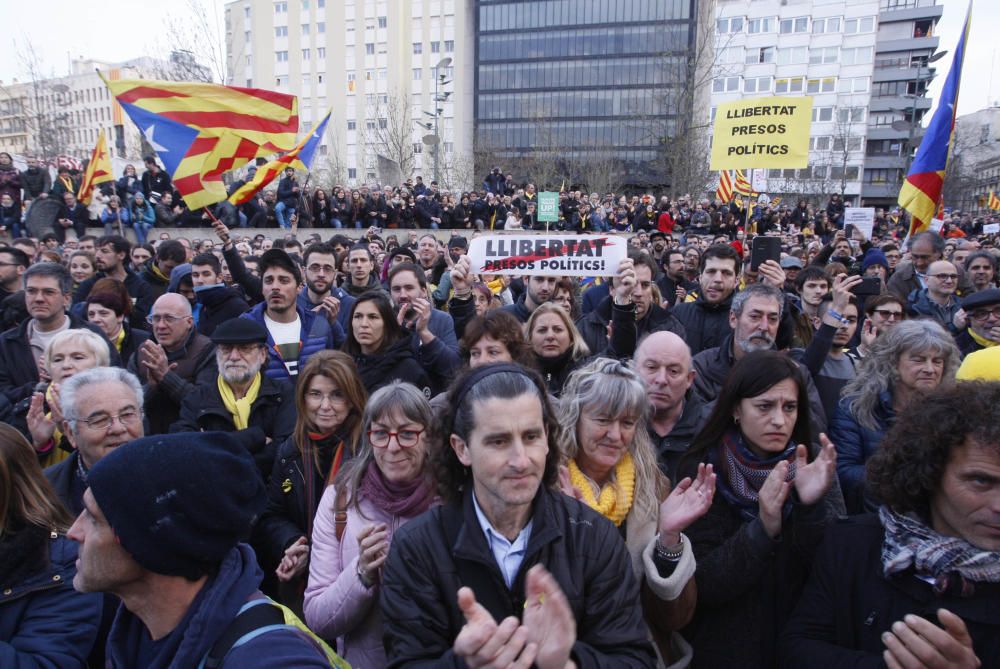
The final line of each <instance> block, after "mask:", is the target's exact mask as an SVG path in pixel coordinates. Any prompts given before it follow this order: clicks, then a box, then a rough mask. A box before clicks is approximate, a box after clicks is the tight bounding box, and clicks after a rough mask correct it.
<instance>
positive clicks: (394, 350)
mask: <svg viewBox="0 0 1000 669" xmlns="http://www.w3.org/2000/svg"><path fill="white" fill-rule="evenodd" d="M412 337H413V335H412V334H408V335H407V336H406V337H403V338H402V339H400V340H399V341H397V342H395V343H394V344H390V345H389V346H388V347H386V348H385V350H383V351H381V352H379V353H373V354H372V355H364V354H360V355H356V356H354V362H355V363H356V364H357V366H358V374H359V375H360V376H361V383H362V384H364V386H365V390H367V391H368V394H369V395H371V394H372V393H373V392H375V391H376V390H378V389H379V388H381V387H382V386H385V385H388V384H389V383H390V382H392V381H395V380H396V379H399V380H400V381H406V382H407V383H412V384H413V385H415V386H416V387H417V388H418V389H419V390H422V391H423V392H424V395H425V396H426V397H427V398H428V399H430V388H431V382H430V379H429V378H428V376H427V372H425V371H424V368H423V367H421V365H420V363H419V362H418V361H417V359H416V358H415V357H414V355H413V343H412V341H411V338H412Z"/></svg>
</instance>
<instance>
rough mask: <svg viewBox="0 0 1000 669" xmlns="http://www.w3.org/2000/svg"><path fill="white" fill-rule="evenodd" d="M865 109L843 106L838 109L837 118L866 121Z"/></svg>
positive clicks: (855, 121) (844, 120)
mask: <svg viewBox="0 0 1000 669" xmlns="http://www.w3.org/2000/svg"><path fill="white" fill-rule="evenodd" d="M865 111H866V109H865V108H864V107H841V108H840V109H838V110H837V120H838V121H840V122H841V123H864V121H865ZM892 120H893V121H895V120H896V119H895V118H893V119H892ZM891 122H892V121H890V123H891Z"/></svg>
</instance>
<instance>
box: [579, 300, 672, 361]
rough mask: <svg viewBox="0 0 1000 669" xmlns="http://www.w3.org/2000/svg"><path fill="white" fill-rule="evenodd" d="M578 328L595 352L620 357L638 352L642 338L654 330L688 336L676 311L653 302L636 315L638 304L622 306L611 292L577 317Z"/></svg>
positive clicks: (591, 349)
mask: <svg viewBox="0 0 1000 669" xmlns="http://www.w3.org/2000/svg"><path fill="white" fill-rule="evenodd" d="M608 323H612V327H611V337H610V338H609V337H608ZM576 329H577V330H579V331H580V334H581V335H582V336H583V340H584V341H585V342H587V347H588V348H589V349H590V352H591V353H604V352H605V349H608V351H607V355H609V356H612V357H616V358H629V357H631V356H632V354H633V353H634V352H635V349H636V346H637V345H638V342H639V340H640V339H642V338H643V337H645V336H646V335H648V334H650V333H653V332H663V331H667V332H673V333H674V334H676V335H677V336H678V337H680V338H681V339H683V338H684V326H683V325H681V323H680V321H678V320H677V319H676V318H674V317H673V315H672V314H671V313H670V312H669V311H667V310H666V309H664V308H663V307H661V306H659V305H658V304H652V305H650V307H649V311H647V312H646V315H645V316H644V317H643V318H642V319H640V320H636V318H635V305H634V304H631V305H627V306H619V305H616V304H614V300H613V299H612V298H611V296H607V297H605V298H604V299H603V300H601V302H600V304H598V305H597V308H595V309H594V310H593V311H591V312H590V313H589V314H587V315H586V316H581V317H580V318H579V319H578V320H577V321H576Z"/></svg>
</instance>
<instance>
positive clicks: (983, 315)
mask: <svg viewBox="0 0 1000 669" xmlns="http://www.w3.org/2000/svg"><path fill="white" fill-rule="evenodd" d="M969 318H971V319H972V320H974V321H988V320H989V319H990V318H995V319H997V320H1000V307H993V308H992V309H976V310H975V311H973V312H972V313H970V314H969Z"/></svg>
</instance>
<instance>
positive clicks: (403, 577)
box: [381, 487, 656, 669]
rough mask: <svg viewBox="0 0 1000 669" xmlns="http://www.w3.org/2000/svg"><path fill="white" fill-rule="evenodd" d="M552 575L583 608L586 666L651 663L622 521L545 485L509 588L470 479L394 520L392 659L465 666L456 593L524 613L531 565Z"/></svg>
mask: <svg viewBox="0 0 1000 669" xmlns="http://www.w3.org/2000/svg"><path fill="white" fill-rule="evenodd" d="M535 564H542V565H544V566H545V568H546V569H547V570H548V571H549V572H550V573H551V574H552V576H553V577H555V579H556V581H557V582H558V583H559V587H560V588H561V589H562V591H563V593H564V594H565V595H566V599H567V600H568V601H569V605H570V608H571V609H572V610H573V616H574V618H576V629H577V640H576V643H575V644H573V649H572V652H571V658H572V659H573V660H574V661H575V662H576V666H577V667H579V668H580V669H590V668H593V669H596V668H597V667H600V668H601V669H615V668H619V667H620V668H624V667H654V666H655V665H656V658H655V655H654V653H653V649H652V647H651V645H650V643H649V641H648V638H647V630H646V624H645V622H644V621H643V618H642V607H641V606H640V604H639V584H638V582H637V581H636V579H635V577H634V576H633V573H632V567H631V564H630V561H629V556H628V551H627V550H626V548H625V542H624V541H623V540H622V538H621V535H620V534H619V532H618V529H617V528H616V527H615V526H614V525H612V524H611V523H610V522H609V521H608V520H607V519H605V518H604V517H602V516H600V515H598V514H597V513H596V512H595V511H592V510H591V509H590V508H589V507H587V506H586V505H584V504H581V503H580V502H578V501H576V500H574V499H571V498H570V497H567V496H565V495H563V494H561V493H559V492H556V491H554V490H549V489H547V488H544V487H543V488H541V489H540V490H539V492H538V493H537V494H536V495H535V501H534V503H533V508H532V529H531V536H530V537H529V539H528V548H527V551H526V552H525V554H524V561H523V562H522V563H521V567H520V569H519V570H518V572H517V575H516V576H515V578H514V581H513V586H512V587H511V588H507V585H506V584H505V582H504V580H503V576H502V575H501V573H500V568H499V567H498V566H497V563H496V559H495V558H494V557H493V554H492V553H491V552H490V548H489V546H488V545H487V543H486V535H485V533H484V532H483V531H482V530H481V529H480V525H479V520H478V518H477V517H476V512H475V509H474V508H473V504H472V493H471V492H470V491H469V490H468V489H467V490H466V492H465V495H464V497H463V499H462V501H460V502H456V503H453V504H449V505H446V506H440V507H435V508H433V509H431V510H430V511H428V512H427V513H425V514H423V515H421V516H419V517H417V518H415V519H414V520H412V521H410V522H409V523H407V524H406V525H404V526H402V527H400V528H399V529H398V530H396V534H395V536H394V537H393V540H392V545H391V546H390V548H389V559H388V561H387V562H386V565H385V569H384V570H383V583H382V595H381V608H382V619H383V621H384V625H385V636H384V641H385V650H386V656H387V657H388V660H389V665H388V666H389V667H391V668H396V667H404V666H405V667H411V668H417V667H428V668H430V667H434V668H435V669H437V668H440V667H455V668H458V667H465V663H464V662H462V660H460V659H459V658H458V657H456V656H455V654H454V653H453V651H452V644H453V643H454V641H455V637H457V636H458V633H459V631H461V629H462V626H463V625H464V624H465V617H464V616H463V614H462V612H461V610H460V609H459V608H458V602H457V601H456V599H455V596H454V595H455V593H456V592H458V589H459V588H460V587H462V586H469V587H470V588H472V590H473V591H474V592H475V594H476V601H478V602H479V603H480V604H482V605H483V606H484V607H486V609H487V610H488V611H489V612H490V613H491V614H492V615H493V618H494V619H495V620H503V619H504V618H506V617H508V616H515V617H520V616H521V615H522V614H523V612H524V604H525V600H524V584H525V575H526V574H527V571H528V569H530V568H531V567H532V566H534V565H535Z"/></svg>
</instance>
